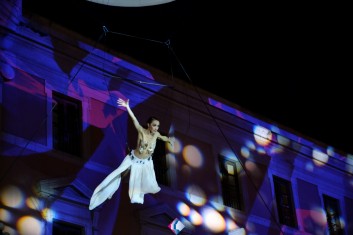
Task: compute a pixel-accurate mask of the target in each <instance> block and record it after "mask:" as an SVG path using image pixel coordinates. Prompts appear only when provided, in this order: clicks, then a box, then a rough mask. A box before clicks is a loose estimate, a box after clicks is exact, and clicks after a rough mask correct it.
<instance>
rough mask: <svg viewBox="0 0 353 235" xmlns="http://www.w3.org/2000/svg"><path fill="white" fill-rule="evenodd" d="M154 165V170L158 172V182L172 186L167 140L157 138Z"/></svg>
mask: <svg viewBox="0 0 353 235" xmlns="http://www.w3.org/2000/svg"><path fill="white" fill-rule="evenodd" d="M152 159H153V165H154V171H155V173H156V179H157V182H158V184H163V185H165V186H170V182H169V178H168V166H167V158H166V151H165V142H163V141H162V140H157V143H156V148H155V149H154V152H153V157H152Z"/></svg>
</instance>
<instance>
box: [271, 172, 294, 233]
mask: <svg viewBox="0 0 353 235" xmlns="http://www.w3.org/2000/svg"><path fill="white" fill-rule="evenodd" d="M273 183H274V186H275V195H276V203H277V211H278V218H279V222H280V223H281V224H284V225H287V226H290V227H293V228H296V227H297V218H296V214H295V210H294V204H293V195H292V186H291V182H290V181H288V180H285V179H282V178H280V177H277V176H273Z"/></svg>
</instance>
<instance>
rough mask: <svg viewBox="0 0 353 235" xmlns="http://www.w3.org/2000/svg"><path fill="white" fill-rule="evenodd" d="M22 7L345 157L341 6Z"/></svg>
mask: <svg viewBox="0 0 353 235" xmlns="http://www.w3.org/2000/svg"><path fill="white" fill-rule="evenodd" d="M331 4H332V3H331ZM23 7H24V8H27V9H31V11H33V12H36V13H37V14H39V15H43V16H45V17H48V18H50V19H52V20H53V21H54V22H57V23H59V24H62V25H64V26H66V27H68V28H70V29H73V30H75V31H77V32H79V33H82V34H83V35H85V36H88V37H91V38H92V39H96V40H98V38H99V36H100V35H101V34H102V32H103V31H102V26H106V27H107V28H108V29H109V31H110V32H114V34H108V35H107V36H106V37H104V38H103V40H102V43H106V44H107V45H109V46H111V47H114V48H115V49H117V50H118V51H121V52H123V53H126V54H129V55H131V56H133V57H136V58H137V59H140V60H142V61H144V62H145V63H147V64H150V65H152V66H155V67H159V68H161V69H163V70H165V71H166V72H171V69H170V66H171V65H172V67H173V73H175V75H176V76H178V77H180V78H181V79H185V81H187V82H192V83H193V84H194V85H197V86H199V87H201V88H203V89H206V90H209V91H211V92H213V93H215V94H216V95H218V96H221V97H223V98H225V99H228V100H230V101H233V102H234V103H236V104H237V105H240V106H242V107H243V108H245V109H248V110H249V111H251V112H252V113H254V114H258V115H260V116H262V117H265V118H266V119H267V120H273V121H274V122H275V123H278V124H280V125H284V126H288V127H289V128H291V129H294V130H296V131H298V132H299V133H302V134H303V135H305V136H308V137H310V138H314V139H317V140H319V141H321V142H323V143H326V144H328V145H330V146H333V147H335V148H336V149H339V150H342V151H346V152H348V153H353V136H352V133H353V123H352V120H353V115H352V114H351V107H352V105H351V103H352V91H351V87H352V86H351V85H350V83H351V79H352V72H351V67H352V66H351V59H350V58H351V53H350V52H351V45H350V44H351V42H350V41H351V36H350V31H351V24H350V23H349V21H348V16H349V15H348V14H347V13H346V10H345V9H348V8H347V6H336V5H323V4H321V5H315V4H312V5H308V4H306V5H290V4H287V5H249V6H240V5H239V6H237V5H234V3H232V4H230V3H229V4H225V3H223V4H222V6H221V5H214V4H211V3H202V4H201V5H200V4H197V3H196V1H194V0H176V1H174V2H171V3H168V4H164V5H160V6H153V7H143V8H126V7H110V6H104V5H99V4H94V3H91V2H87V1H83V0H72V1H70V0H61V1H60V0H54V1H44V0H24V1H23ZM115 33H116V34H115ZM168 45H170V47H168ZM169 49H171V50H172V53H171V50H169Z"/></svg>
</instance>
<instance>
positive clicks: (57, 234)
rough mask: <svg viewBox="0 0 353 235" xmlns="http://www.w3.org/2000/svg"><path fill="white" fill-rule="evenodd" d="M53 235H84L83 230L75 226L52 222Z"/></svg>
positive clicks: (56, 221)
mask: <svg viewBox="0 0 353 235" xmlns="http://www.w3.org/2000/svg"><path fill="white" fill-rule="evenodd" d="M53 235H85V229H84V227H82V226H79V225H77V224H71V223H67V222H63V221H58V220H54V221H53Z"/></svg>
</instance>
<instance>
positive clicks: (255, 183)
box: [0, 0, 353, 235]
mask: <svg viewBox="0 0 353 235" xmlns="http://www.w3.org/2000/svg"><path fill="white" fill-rule="evenodd" d="M0 17H1V18H0V20H1V26H0V65H1V83H0V123H1V124H0V130H1V132H0V133H1V139H0V141H1V142H0V144H1V145H0V157H1V158H0V172H1V178H0V180H1V181H0V199H1V200H0V206H1V207H0V221H1V223H2V224H4V231H6V232H8V233H10V234H12V235H14V234H38V235H39V234H40V235H42V234H44V235H47V234H54V235H55V234H57V235H59V234H70V235H76V234H77V235H79V234H80V235H82V234H85V235H97V234H100V235H108V234H112V235H120V234H124V235H127V234H131V235H167V234H173V231H172V229H171V227H172V226H173V223H172V222H173V221H179V223H181V224H182V225H183V226H184V227H183V229H182V230H181V231H180V232H179V234H195V235H205V234H224V235H226V234H249V235H250V234H252V235H255V234H258V235H265V234H268V235H272V234H279V235H280V234H295V235H298V234H305V235H306V234H315V235H316V234H317V235H321V234H330V235H338V234H346V235H348V234H353V219H352V218H353V189H352V188H353V177H352V174H353V157H352V155H350V154H347V153H342V152H339V151H338V150H335V149H333V148H332V147H330V146H325V145H324V144H322V143H319V142H317V141H315V140H311V139H309V138H306V137H304V136H300V135H298V134H297V133H295V131H292V130H291V131H289V130H288V129H287V128H286V127H283V126H278V125H277V124H274V123H271V121H268V120H265V119H264V118H259V117H256V116H254V115H251V114H249V113H248V112H247V111H246V110H244V109H242V108H241V107H238V106H237V105H236V104H233V103H231V102H229V101H227V100H224V99H222V98H220V97H216V96H214V95H213V94H210V93H208V92H206V91H203V90H201V89H195V88H194V87H193V86H192V85H190V84H188V83H186V82H183V81H181V80H179V79H174V78H173V77H172V76H171V75H169V74H166V73H164V72H161V71H159V70H157V69H155V68H151V67H147V66H145V65H141V63H140V62H138V61H134V60H133V59H131V58H128V57H125V56H124V55H122V56H117V54H118V53H117V52H114V51H111V50H109V49H108V48H106V47H105V46H104V44H100V43H95V42H92V41H91V40H89V39H87V38H84V37H82V36H81V35H78V34H76V33H75V32H72V31H69V30H68V29H65V28H63V27H61V26H60V25H56V24H55V23H53V22H49V21H48V20H46V19H43V18H41V17H39V16H36V15H34V14H31V12H26V9H22V2H21V0H17V1H9V0H5V1H2V3H1V15H0ZM230 76H231V75H230ZM118 98H123V99H130V105H131V108H132V109H133V111H134V113H135V114H136V116H137V118H138V119H139V121H140V123H141V124H143V123H144V122H145V120H147V118H148V117H149V116H151V115H153V116H157V117H158V118H159V119H160V122H161V127H160V132H161V133H162V134H164V135H168V136H174V137H175V138H176V143H175V147H174V149H170V148H169V147H168V146H167V145H165V144H164V142H158V143H157V147H156V150H155V152H154V155H153V161H154V167H155V172H156V176H157V181H158V183H159V185H160V187H161V188H162V189H161V191H160V192H158V193H157V194H147V195H145V198H144V203H143V204H134V203H130V199H129V196H128V184H129V172H126V173H125V174H124V175H123V177H122V182H121V185H120V187H119V189H118V191H117V192H116V193H115V194H114V195H113V197H112V198H111V199H109V200H107V201H106V202H104V203H103V204H102V205H101V206H99V207H97V208H96V209H94V210H92V211H90V210H89V209H88V204H89V200H90V197H91V195H92V193H93V190H94V189H95V187H96V186H97V185H98V184H99V183H100V182H101V181H102V180H103V179H104V178H105V176H107V175H108V174H109V173H110V172H112V171H113V170H114V169H115V168H116V167H117V166H118V165H119V164H120V163H121V162H122V160H123V159H124V157H125V156H126V154H127V153H128V151H130V150H131V149H133V148H134V147H135V146H134V144H135V140H136V134H135V129H134V126H133V124H132V122H131V120H130V119H129V117H128V114H127V112H126V111H125V110H124V109H122V108H120V107H117V105H116V100H117V99H118ZM175 230H176V228H175V229H174V231H175Z"/></svg>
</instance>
